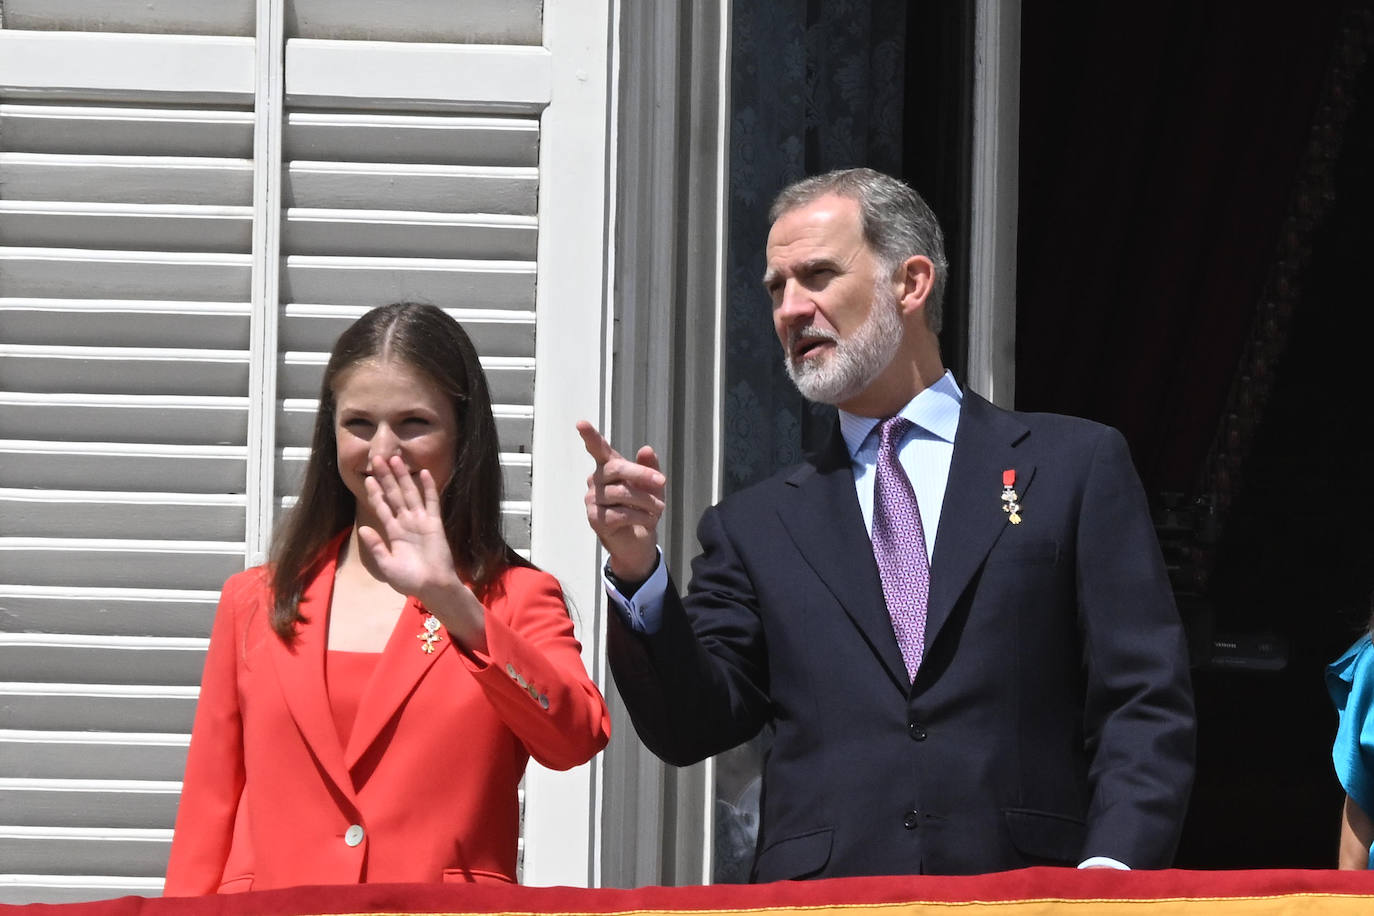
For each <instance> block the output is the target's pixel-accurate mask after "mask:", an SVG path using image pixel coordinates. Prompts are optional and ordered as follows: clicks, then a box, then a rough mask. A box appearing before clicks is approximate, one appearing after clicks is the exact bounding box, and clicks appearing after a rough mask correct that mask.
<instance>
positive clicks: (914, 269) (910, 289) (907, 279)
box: [894, 254, 935, 316]
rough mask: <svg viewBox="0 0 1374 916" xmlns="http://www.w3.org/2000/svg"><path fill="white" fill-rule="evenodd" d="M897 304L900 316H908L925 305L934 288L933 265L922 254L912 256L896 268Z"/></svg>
mask: <svg viewBox="0 0 1374 916" xmlns="http://www.w3.org/2000/svg"><path fill="white" fill-rule="evenodd" d="M894 279H895V280H896V282H897V284H898V288H897V304H898V305H899V306H900V308H901V311H902V315H903V316H906V315H910V314H912V313H913V312H915V311H916V310H917V309H919V308H921V307H922V306H924V305H925V304H926V299H928V298H929V297H930V291H931V290H932V289H934V288H935V264H934V263H932V262H931V260H930V258H928V257H926V256H925V255H923V254H914V255H912V256H911V257H909V258H907V259H906V260H905V261H903V262H902V263H901V265H900V266H899V267H898V268H897V276H896V277H895V278H894Z"/></svg>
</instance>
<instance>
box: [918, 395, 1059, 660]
mask: <svg viewBox="0 0 1374 916" xmlns="http://www.w3.org/2000/svg"><path fill="white" fill-rule="evenodd" d="M1028 434H1029V430H1028V429H1027V428H1026V426H1025V425H1024V424H1023V423H1021V422H1020V421H1019V420H1017V419H1016V418H1015V417H1014V416H1013V415H1012V414H1010V413H1008V412H1006V411H1003V410H999V409H998V408H996V407H994V406H993V405H992V404H989V403H988V402H987V401H985V400H984V399H983V398H981V397H979V396H978V395H976V394H974V393H973V392H971V391H970V392H965V394H964V400H963V405H962V406H961V408H960V411H959V429H958V432H957V433H956V434H955V437H954V455H953V458H952V459H951V462H950V468H949V480H948V482H947V483H946V484H945V499H944V504H943V506H942V507H941V509H940V527H939V530H938V531H937V532H936V537H935V553H934V559H933V561H932V562H931V569H930V604H929V608H928V610H927V614H926V646H927V647H929V646H930V645H932V644H933V643H934V641H935V638H936V637H937V636H938V635H939V632H940V628H941V627H943V626H944V624H945V622H946V621H947V620H948V619H949V615H950V613H951V612H952V611H953V610H954V605H955V603H956V602H957V601H958V600H959V596H960V595H962V594H963V592H964V589H966V588H967V587H968V584H969V582H970V581H971V580H972V579H973V576H974V574H975V573H976V572H977V571H978V569H979V568H980V567H981V566H982V565H983V561H984V560H985V559H986V558H987V555H988V552H989V551H990V550H992V546H993V545H994V544H995V543H996V542H997V539H998V538H999V537H1000V536H1001V534H1002V532H1003V531H1005V530H1006V529H1007V527H1008V526H1009V525H1010V524H1011V523H1010V521H1008V514H1007V513H1006V512H1004V511H1003V510H1002V501H1001V494H1002V472H1003V471H1005V470H1007V469H1014V470H1015V471H1016V492H1017V494H1018V495H1020V496H1021V497H1022V498H1023V499H1024V498H1025V495H1026V491H1027V490H1028V489H1029V488H1030V484H1031V480H1032V478H1033V477H1034V476H1035V466H1034V465H1033V464H1029V463H1027V462H1026V461H1025V460H1024V454H1021V455H1019V456H1018V453H1017V451H1016V446H1017V445H1018V444H1019V443H1020V442H1021V440H1023V439H1024V438H1025V437H1026V436H1027V435H1028ZM1018 457H1019V458H1020V459H1021V460H1018Z"/></svg>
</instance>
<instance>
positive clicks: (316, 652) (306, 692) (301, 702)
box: [271, 530, 354, 799]
mask: <svg viewBox="0 0 1374 916" xmlns="http://www.w3.org/2000/svg"><path fill="white" fill-rule="evenodd" d="M347 536H348V531H347V530H345V531H343V532H341V533H340V534H339V535H338V537H335V538H334V539H332V540H331V541H330V542H329V543H328V544H326V545H325V548H324V550H323V552H322V553H321V554H320V557H319V559H318V560H317V561H316V565H315V568H314V570H312V572H311V574H310V581H309V583H308V584H307V585H306V587H305V591H304V592H303V593H302V594H301V602H300V612H301V616H302V617H304V618H305V620H304V621H302V622H301V623H299V624H297V625H296V638H295V639H294V640H292V641H291V642H290V643H287V642H286V641H284V640H282V639H273V640H272V641H271V644H272V646H273V652H272V658H273V661H274V662H275V663H276V669H277V681H278V683H280V684H281V690H282V697H283V698H284V699H285V701H286V708H287V710H288V711H289V712H290V713H291V718H292V719H294V720H295V723H296V728H297V729H298V730H299V731H300V733H301V738H302V739H304V741H305V743H306V745H307V746H308V747H309V748H310V752H311V753H312V754H313V755H314V756H315V759H316V760H317V761H319V764H320V769H322V770H323V771H324V772H325V773H326V774H327V775H328V776H329V778H330V779H331V780H333V782H334V783H335V784H336V785H337V786H338V787H339V788H340V789H341V790H342V791H343V792H344V793H345V795H346V796H347V797H348V798H350V799H352V798H353V797H354V793H353V781H352V780H351V779H350V778H349V777H348V769H347V767H345V766H344V757H343V748H342V747H341V746H340V745H339V732H338V729H336V728H335V727H334V715H333V712H332V711H331V709H330V705H329V694H328V692H327V690H326V688H325V680H324V660H325V652H327V651H328V649H329V604H330V601H331V599H332V598H333V597H334V572H335V570H336V569H337V567H338V562H339V548H340V547H341V546H342V545H343V539H344V538H345V537H347Z"/></svg>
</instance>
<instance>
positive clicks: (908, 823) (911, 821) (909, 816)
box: [902, 811, 920, 830]
mask: <svg viewBox="0 0 1374 916" xmlns="http://www.w3.org/2000/svg"><path fill="white" fill-rule="evenodd" d="M918 824H920V819H919V818H918V816H917V814H916V812H915V811H908V812H907V813H906V815H905V816H903V818H902V826H903V827H905V828H906V829H907V830H915V829H916V827H917V825H918Z"/></svg>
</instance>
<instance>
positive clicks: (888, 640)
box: [778, 423, 910, 694]
mask: <svg viewBox="0 0 1374 916" xmlns="http://www.w3.org/2000/svg"><path fill="white" fill-rule="evenodd" d="M786 483H787V486H789V487H790V488H792V491H791V494H790V495H791V498H789V499H785V500H784V501H783V502H782V503H781V504H780V505H779V507H778V515H779V516H780V517H781V519H782V523H783V528H784V529H785V530H786V531H787V533H788V535H789V536H790V537H791V538H792V541H793V543H795V544H796V546H797V550H798V551H799V552H800V553H801V555H802V558H803V559H805V561H806V562H807V563H808V564H809V565H810V566H811V568H812V569H813V570H814V571H815V573H816V575H817V576H819V577H820V579H821V581H822V582H824V583H825V586H826V588H827V589H829V591H830V593H831V595H833V596H834V598H835V600H836V601H837V602H838V603H839V604H840V606H841V607H842V608H844V612H845V614H847V615H848V616H849V618H850V620H852V621H853V622H854V625H855V626H856V627H858V628H859V631H860V632H861V633H862V634H863V636H864V639H865V640H866V641H867V642H868V644H869V646H870V647H871V648H872V649H873V652H874V654H876V655H877V656H878V658H879V659H880V660H881V661H882V664H883V667H884V668H886V669H887V673H888V675H889V676H890V677H891V678H892V682H893V684H894V685H895V686H896V687H897V688H898V689H899V690H901V692H902V693H903V694H905V693H906V692H907V690H908V689H909V688H910V679H909V678H908V677H907V673H906V665H905V664H904V663H903V661H902V653H901V650H900V649H899V648H898V646H897V638H896V637H895V636H894V635H893V633H892V621H891V619H890V618H889V617H888V614H887V603H886V601H885V600H884V599H883V587H882V582H881V580H880V579H879V578H878V564H877V562H876V561H875V560H874V559H873V546H872V542H871V541H870V540H869V538H868V533H867V531H866V530H865V528H864V520H863V513H862V512H861V511H860V509H859V499H858V496H857V495H856V494H855V490H854V473H853V470H852V467H851V463H850V458H849V451H848V449H847V448H846V447H845V444H844V439H843V437H842V436H841V435H840V431H839V424H838V423H836V424H835V426H834V428H833V430H832V433H831V437H830V440H829V441H828V442H827V444H826V447H825V449H824V451H822V452H821V453H820V454H819V455H817V456H816V457H815V459H814V462H813V463H808V464H805V465H803V466H802V467H801V468H799V469H798V470H797V471H796V472H795V473H794V474H792V476H791V477H789V478H787V481H786Z"/></svg>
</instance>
